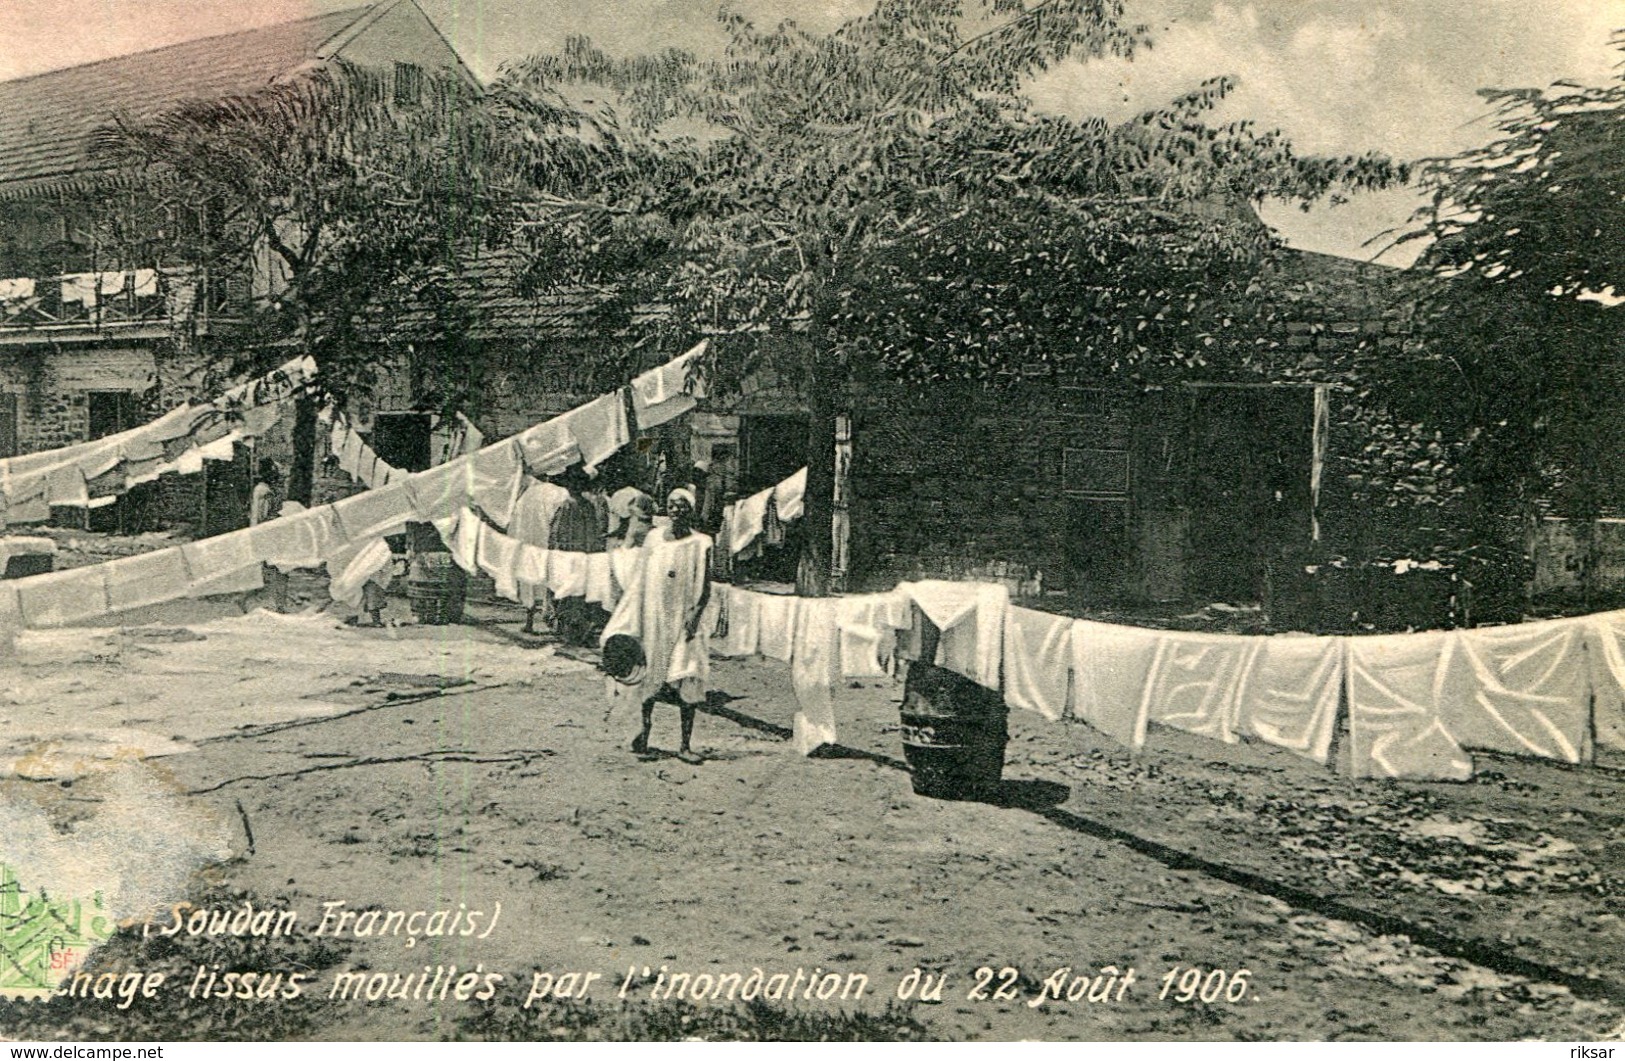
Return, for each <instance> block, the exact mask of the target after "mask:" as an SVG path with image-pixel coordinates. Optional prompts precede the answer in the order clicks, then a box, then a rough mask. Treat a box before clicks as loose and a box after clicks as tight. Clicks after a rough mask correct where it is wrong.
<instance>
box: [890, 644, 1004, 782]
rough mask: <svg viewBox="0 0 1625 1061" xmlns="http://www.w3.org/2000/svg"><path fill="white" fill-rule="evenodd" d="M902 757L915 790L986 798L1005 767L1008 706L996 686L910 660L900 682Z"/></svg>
mask: <svg viewBox="0 0 1625 1061" xmlns="http://www.w3.org/2000/svg"><path fill="white" fill-rule="evenodd" d="M902 716H903V718H902V721H903V727H902V729H903V757H904V758H905V759H907V760H908V766H909V770H910V771H911V773H912V778H913V784H914V791H915V792H916V793H917V794H919V795H922V796H931V797H934V798H936V799H987V798H989V797H991V796H992V795H994V793H995V792H996V791H997V790H998V787H999V778H1000V776H1001V775H1002V774H1003V772H1004V748H1005V745H1006V744H1007V743H1008V742H1009V740H1010V730H1009V725H1008V722H1009V709H1008V708H1007V707H1006V706H1005V704H1004V697H1003V696H1002V695H1001V694H1000V693H999V691H998V690H997V689H985V688H983V687H982V686H980V685H977V684H976V683H975V682H973V681H971V680H970V679H969V678H965V677H962V676H960V675H958V674H955V673H954V672H952V671H948V670H943V669H942V668H941V667H938V666H935V665H933V664H930V663H922V662H915V663H911V664H909V668H908V678H907V679H906V680H905V681H904V683H903V710H902Z"/></svg>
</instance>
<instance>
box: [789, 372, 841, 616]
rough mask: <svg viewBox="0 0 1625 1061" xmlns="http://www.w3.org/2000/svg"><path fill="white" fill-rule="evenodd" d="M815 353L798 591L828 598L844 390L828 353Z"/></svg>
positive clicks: (809, 398)
mask: <svg viewBox="0 0 1625 1061" xmlns="http://www.w3.org/2000/svg"><path fill="white" fill-rule="evenodd" d="M812 356H813V371H812V387H811V389H810V392H809V394H808V395H807V493H806V501H805V511H804V512H803V513H802V517H801V521H802V527H801V563H800V566H799V568H798V569H797V572H796V592H797V593H798V594H800V595H801V596H803V597H827V596H829V593H830V541H831V539H832V528H833V525H834V514H835V505H834V494H835V418H836V417H837V416H838V415H839V414H840V401H839V399H840V398H841V396H842V395H843V394H844V393H845V392H844V391H843V390H842V389H841V388H840V386H839V383H838V381H837V373H835V372H833V371H831V366H830V365H828V364H827V363H826V360H825V359H826V358H827V357H828V356H829V355H828V354H824V353H821V352H819V351H816V350H815V351H814V353H813V355H812Z"/></svg>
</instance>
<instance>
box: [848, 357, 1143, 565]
mask: <svg viewBox="0 0 1625 1061" xmlns="http://www.w3.org/2000/svg"><path fill="white" fill-rule="evenodd" d="M860 402H861V404H860V406H859V408H858V410H856V411H855V413H854V417H853V441H852V448H853V464H852V488H853V498H852V502H851V525H852V538H851V571H852V580H851V583H852V588H854V589H865V588H883V587H885V586H889V585H891V584H893V583H895V582H897V581H899V580H901V579H909V578H956V579H968V578H976V579H981V580H986V581H996V582H1001V583H1004V584H1005V585H1007V586H1009V587H1010V589H1011V590H1012V591H1013V592H1016V593H1017V594H1020V595H1023V596H1036V595H1038V594H1039V593H1041V592H1042V591H1043V590H1045V589H1051V588H1062V587H1064V585H1065V583H1066V579H1067V571H1068V563H1067V558H1068V554H1069V542H1068V522H1069V520H1070V518H1071V515H1072V510H1073V507H1074V505H1075V502H1074V501H1073V500H1072V499H1070V498H1068V497H1067V496H1066V494H1065V492H1064V491H1063V489H1062V472H1063V467H1062V464H1063V459H1064V454H1065V451H1066V450H1067V449H1068V448H1069V447H1071V448H1086V449H1126V448H1127V447H1128V446H1129V445H1130V442H1131V439H1132V433H1133V416H1134V411H1133V410H1134V402H1133V397H1132V395H1124V394H1115V393H1110V392H1103V391H1087V390H1062V389H1060V388H1056V387H1049V386H1042V385H1029V386H1023V387H1020V388H1017V389H1012V390H998V391H992V390H983V389H981V388H977V387H974V386H964V385H956V386H950V385H943V386H940V387H932V388H929V389H924V388H904V387H896V388H884V389H881V388H871V389H868V391H867V393H866V394H864V395H863V397H862V398H861V399H860Z"/></svg>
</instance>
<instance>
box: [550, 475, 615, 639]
mask: <svg viewBox="0 0 1625 1061" xmlns="http://www.w3.org/2000/svg"><path fill="white" fill-rule="evenodd" d="M559 484H560V485H561V486H563V487H564V490H565V494H566V495H567V496H566V497H565V499H564V501H563V503H561V504H560V505H559V507H558V508H556V509H554V510H553V521H552V524H551V526H550V527H549V528H548V547H549V548H551V549H555V550H559V551H561V552H567V553H601V552H603V551H604V533H605V531H606V530H607V529H608V527H607V518H608V508H607V506H600V505H599V504H598V503H597V500H602V497H601V495H598V494H596V493H595V492H589V491H591V490H592V486H593V482H592V479H591V477H590V476H589V475H588V474H587V472H586V471H585V470H584V469H582V468H581V467H579V466H578V467H573V468H570V469H568V470H566V471H565V473H564V474H563V475H561V476H559ZM595 498H596V500H595ZM583 593H585V587H583ZM554 609H555V611H556V613H557V616H558V621H557V624H556V625H555V629H556V630H557V632H558V634H559V637H560V638H562V639H563V640H564V641H565V642H566V643H568V644H572V645H579V646H581V647H583V648H585V647H590V646H591V645H592V644H593V643H594V642H595V641H596V639H597V636H598V633H599V632H600V631H601V630H602V629H603V626H604V621H605V620H606V619H608V618H609V615H608V613H606V612H605V611H604V609H603V608H602V607H600V606H599V605H597V604H589V603H588V602H587V598H586V597H585V596H569V597H562V596H561V597H559V598H558V599H557V600H556V601H555V602H554Z"/></svg>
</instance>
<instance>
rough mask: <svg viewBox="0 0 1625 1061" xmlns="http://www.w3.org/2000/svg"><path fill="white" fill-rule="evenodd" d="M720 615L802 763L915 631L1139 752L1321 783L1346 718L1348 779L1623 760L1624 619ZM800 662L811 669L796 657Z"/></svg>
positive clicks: (790, 603)
mask: <svg viewBox="0 0 1625 1061" xmlns="http://www.w3.org/2000/svg"><path fill="white" fill-rule="evenodd" d="M715 599H716V601H717V602H718V607H719V608H720V613H719V615H718V620H719V621H720V622H721V623H722V626H723V627H724V628H725V631H726V632H725V634H723V635H722V636H720V637H719V638H718V639H717V640H716V641H714V642H713V648H714V651H716V652H718V653H719V654H722V655H762V656H766V657H768V658H771V659H777V660H781V661H783V662H788V663H790V664H791V667H792V674H793V676H795V678H796V682H795V685H796V692H797V696H798V699H799V701H800V707H801V712H800V713H799V714H798V715H797V719H796V737H795V740H796V744H797V746H798V748H800V749H801V750H802V751H803V752H805V751H808V750H810V749H811V747H815V746H816V745H817V743H821V742H831V741H833V740H834V739H835V737H834V734H835V721H834V716H833V713H832V710H831V697H830V693H829V690H831V689H833V687H834V685H835V684H836V682H838V681H839V680H840V679H841V678H852V677H864V676H871V675H874V674H876V673H885V672H886V671H887V670H888V669H889V667H890V663H891V661H892V660H893V659H895V658H897V657H898V656H902V657H905V658H906V657H908V656H909V655H910V653H911V652H913V653H916V654H917V652H918V648H917V646H918V639H919V633H920V630H919V618H920V617H922V616H923V617H925V618H927V619H929V620H930V621H931V622H932V623H933V624H935V625H936V626H937V627H938V629H940V630H941V631H942V636H941V638H940V641H939V646H938V649H937V655H936V657H935V659H933V660H931V662H934V663H936V664H937V665H939V666H943V667H945V668H947V669H949V670H952V671H954V672H956V673H959V674H961V675H964V676H965V677H968V678H970V679H972V680H973V681H976V682H977V683H978V684H981V685H983V686H985V687H988V688H992V689H999V690H1001V691H1002V692H1003V694H1004V697H1005V700H1006V702H1007V703H1008V704H1010V706H1012V707H1015V708H1019V709H1024V710H1029V711H1033V712H1036V713H1038V714H1041V715H1043V716H1044V717H1045V718H1047V719H1050V720H1051V721H1057V720H1060V719H1062V718H1070V719H1073V720H1077V721H1081V722H1085V723H1088V724H1089V725H1091V726H1093V727H1094V728H1096V729H1098V730H1100V731H1101V732H1103V733H1106V734H1108V735H1109V736H1111V737H1113V738H1114V739H1115V740H1117V741H1118V742H1119V743H1122V744H1124V745H1127V746H1128V747H1131V748H1135V749H1138V748H1140V747H1142V746H1143V744H1144V742H1145V739H1146V733H1147V730H1148V728H1149V725H1150V724H1151V723H1156V724H1157V725H1161V726H1167V727H1169V728H1172V729H1179V730H1183V731H1185V732H1189V733H1193V734H1197V735H1199V736H1204V737H1208V738H1210V739H1213V740H1217V741H1220V742H1224V743H1235V742H1236V741H1238V740H1240V739H1241V738H1243V737H1245V738H1248V739H1253V740H1259V741H1262V742H1264V743H1267V744H1271V745H1274V746H1276V747H1280V748H1285V749H1286V750H1288V751H1291V752H1293V753H1294V754H1297V755H1300V756H1303V757H1305V758H1308V759H1310V760H1312V761H1314V762H1317V763H1320V764H1322V765H1325V764H1326V763H1327V760H1328V758H1329V755H1330V750H1331V745H1332V740H1333V735H1334V733H1335V732H1336V729H1337V724H1338V722H1339V721H1340V715H1341V713H1342V712H1343V711H1344V710H1345V709H1346V711H1347V720H1348V734H1349V742H1350V768H1351V772H1352V773H1353V774H1354V775H1355V776H1358V777H1395V778H1397V777H1406V778H1435V779H1449V780H1462V779H1465V778H1467V777H1469V776H1471V773H1472V759H1471V756H1470V754H1469V753H1470V752H1471V751H1491V752H1503V753H1510V754H1517V755H1532V756H1538V757H1542V758H1548V759H1554V760H1558V761H1561V762H1567V763H1580V762H1585V761H1588V760H1589V759H1590V758H1591V756H1592V750H1593V744H1597V745H1601V746H1603V747H1608V748H1617V749H1625V611H1622V612H1608V613H1603V614H1599V615H1592V616H1584V617H1579V618H1573V619H1557V620H1548V621H1543V622H1537V623H1528V624H1522V625H1518V626H1509V627H1489V628H1481V629H1470V630H1449V631H1437V632H1431V633H1420V634H1395V635H1380V636H1363V637H1362V636H1354V637H1310V636H1301V635H1275V636H1248V635H1228V634H1199V633H1184V632H1177V631H1164V630H1148V629H1143V628H1139V627H1129V626H1115V625H1111V624H1106V623H1098V622H1093V621H1090V620H1086V619H1071V618H1068V617H1065V616H1057V615H1051V614H1048V613H1044V612H1038V611H1033V610H1031V609H1026V608H1020V607H1017V606H1014V605H1011V604H1010V603H1009V598H1008V593H1007V592H1006V591H1005V590H1003V589H1002V588H1000V587H998V586H991V585H982V584H976V583H953V582H917V583H902V584H900V585H899V586H898V587H897V588H896V589H895V590H893V591H891V592H890V593H889V594H878V595H869V596H864V597H844V598H830V599H824V600H815V599H811V598H799V597H790V596H780V595H772V594H763V593H756V592H752V591H749V590H744V589H739V588H736V587H732V586H728V587H723V588H722V589H721V591H720V592H719V593H717V594H716V595H715ZM831 644H835V645H838V646H839V651H838V652H832V650H831V649H830V648H829V647H828V646H829V645H831ZM911 644H912V648H911ZM803 646H808V647H810V648H811V651H812V653H813V656H814V661H813V662H811V663H808V662H807V661H804V660H802V659H801V658H799V657H798V655H797V653H798V651H801V650H803ZM832 657H833V658H835V659H836V660H837V662H836V663H834V664H831V663H830V660H831V658H832ZM1593 704H1594V705H1595V706H1594V707H1593Z"/></svg>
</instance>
